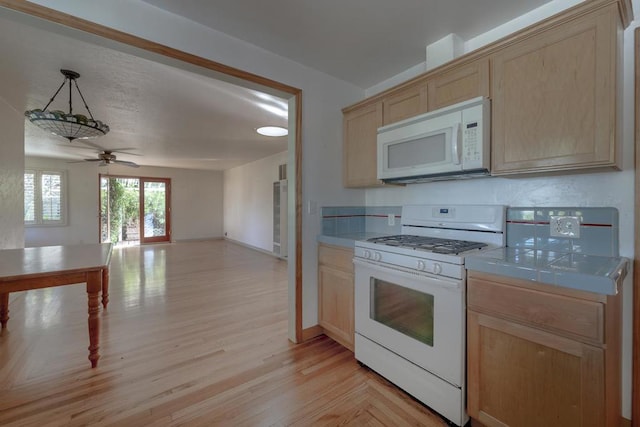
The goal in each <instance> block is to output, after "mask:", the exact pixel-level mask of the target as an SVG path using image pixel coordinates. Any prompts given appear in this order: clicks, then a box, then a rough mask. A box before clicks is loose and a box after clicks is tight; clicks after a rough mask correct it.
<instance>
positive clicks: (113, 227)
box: [99, 174, 171, 246]
mask: <svg viewBox="0 0 640 427" xmlns="http://www.w3.org/2000/svg"><path fill="white" fill-rule="evenodd" d="M170 200H171V180H170V179H169V178H146V177H132V176H113V175H102V174H100V215H99V218H100V224H99V227H100V242H102V243H113V244H114V245H116V246H130V245H138V244H144V243H157V242H168V241H170V240H171V215H170V213H171V209H170V206H171V203H170Z"/></svg>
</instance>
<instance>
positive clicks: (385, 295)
mask: <svg viewBox="0 0 640 427" xmlns="http://www.w3.org/2000/svg"><path fill="white" fill-rule="evenodd" d="M370 310H371V312H370V313H369V316H370V317H371V319H373V320H375V321H377V322H380V323H382V324H383V325H386V326H388V327H390V328H392V329H395V330H396V331H398V332H400V333H402V334H404V335H406V336H408V337H411V338H413V339H416V340H418V341H420V342H422V343H424V344H427V345H429V346H431V347H433V295H430V294H425V293H423V292H419V291H416V290H413V289H409V288H405V287H403V286H398V285H394V284H393V283H389V282H385V281H384V280H380V279H376V278H375V277H372V278H371V309H370Z"/></svg>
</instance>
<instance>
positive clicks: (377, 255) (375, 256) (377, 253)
mask: <svg viewBox="0 0 640 427" xmlns="http://www.w3.org/2000/svg"><path fill="white" fill-rule="evenodd" d="M380 259H382V255H380V252H376V253H374V254H373V260H374V261H380Z"/></svg>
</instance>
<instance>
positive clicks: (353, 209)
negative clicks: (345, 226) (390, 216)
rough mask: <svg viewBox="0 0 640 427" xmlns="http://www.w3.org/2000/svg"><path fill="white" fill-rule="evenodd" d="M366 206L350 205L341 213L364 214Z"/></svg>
mask: <svg viewBox="0 0 640 427" xmlns="http://www.w3.org/2000/svg"><path fill="white" fill-rule="evenodd" d="M364 211H365V209H364V207H362V206H349V207H344V208H342V209H341V210H340V215H364Z"/></svg>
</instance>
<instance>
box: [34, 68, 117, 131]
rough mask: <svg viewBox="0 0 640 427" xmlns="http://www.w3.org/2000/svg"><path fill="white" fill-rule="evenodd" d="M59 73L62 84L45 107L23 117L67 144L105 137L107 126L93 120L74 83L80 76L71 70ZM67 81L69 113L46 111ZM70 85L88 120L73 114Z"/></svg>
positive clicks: (76, 84)
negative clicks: (59, 137)
mask: <svg viewBox="0 0 640 427" xmlns="http://www.w3.org/2000/svg"><path fill="white" fill-rule="evenodd" d="M60 72H61V73H62V75H63V76H64V81H63V82H62V84H61V85H60V87H59V88H58V90H57V91H56V93H55V94H54V95H53V97H51V99H50V100H49V103H48V104H47V105H45V107H44V108H43V109H42V110H40V109H36V110H28V111H26V112H25V113H24V115H25V116H26V117H27V118H28V119H29V121H30V122H31V123H33V124H35V125H37V126H38V127H40V128H42V129H44V130H46V131H47V132H51V133H52V134H54V135H58V136H62V137H63V138H67V139H68V140H69V142H71V141H73V140H74V139H88V138H95V137H97V136H102V135H106V134H107V132H109V126H107V125H106V124H104V123H102V122H101V121H100V120H95V119H94V118H93V114H91V110H89V106H88V105H87V102H86V101H85V100H84V96H82V92H80V88H79V87H78V82H76V79H78V78H79V77H80V74H78V73H76V72H75V71H71V70H60ZM67 81H69V112H68V113H65V112H64V111H60V110H53V111H48V110H47V107H49V105H51V103H52V102H53V100H54V99H55V98H56V96H57V95H58V93H59V92H60V90H61V89H62V88H63V87H64V85H65V83H66V82H67ZM72 84H74V85H75V87H76V90H77V91H78V93H79V94H80V98H81V99H82V102H83V103H84V107H85V108H86V109H87V112H88V113H89V118H87V116H84V115H82V114H73V105H72V101H71V98H72V97H71V88H72Z"/></svg>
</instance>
